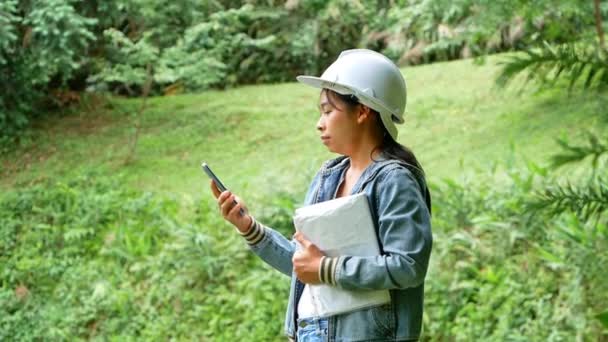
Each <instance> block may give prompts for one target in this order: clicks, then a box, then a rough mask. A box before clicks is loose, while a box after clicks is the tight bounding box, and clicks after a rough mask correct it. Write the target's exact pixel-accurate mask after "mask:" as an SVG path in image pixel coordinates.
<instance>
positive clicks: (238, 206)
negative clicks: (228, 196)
mask: <svg viewBox="0 0 608 342" xmlns="http://www.w3.org/2000/svg"><path fill="white" fill-rule="evenodd" d="M241 208H242V206H241V204H240V203H239V202H236V204H235V205H234V207H232V209H230V211H229V212H228V216H232V217H240V216H241V214H240V210H241Z"/></svg>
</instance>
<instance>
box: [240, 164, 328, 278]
mask: <svg viewBox="0 0 608 342" xmlns="http://www.w3.org/2000/svg"><path fill="white" fill-rule="evenodd" d="M319 177H320V175H319V174H317V175H316V176H315V177H314V178H313V181H312V183H311V185H310V187H309V188H308V192H307V194H306V198H305V200H304V203H305V204H310V203H311V201H312V200H313V198H312V197H313V196H314V192H315V191H316V188H317V186H318V182H319ZM241 235H242V236H243V237H244V238H245V241H246V242H247V244H248V245H249V248H250V249H251V250H252V251H253V252H254V253H255V254H257V255H258V256H259V257H260V258H261V259H262V260H264V261H265V262H266V263H267V264H269V265H270V266H272V267H274V268H275V269H277V270H278V271H280V272H281V273H283V274H285V275H286V276H291V273H292V271H293V263H292V258H293V254H294V253H295V250H296V244H295V242H294V241H290V240H288V239H287V238H285V237H284V236H283V234H281V233H279V232H277V231H276V230H274V229H272V228H270V227H266V226H264V225H263V224H261V223H259V222H257V221H256V220H255V219H253V221H252V225H251V227H250V229H249V230H248V231H247V233H244V234H241Z"/></svg>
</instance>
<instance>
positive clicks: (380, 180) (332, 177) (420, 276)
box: [250, 157, 432, 342]
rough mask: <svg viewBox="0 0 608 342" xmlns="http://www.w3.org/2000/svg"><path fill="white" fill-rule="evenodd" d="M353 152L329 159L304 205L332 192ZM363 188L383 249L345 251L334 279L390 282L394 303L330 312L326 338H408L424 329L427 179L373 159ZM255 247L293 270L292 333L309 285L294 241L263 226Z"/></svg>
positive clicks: (355, 285)
mask: <svg viewBox="0 0 608 342" xmlns="http://www.w3.org/2000/svg"><path fill="white" fill-rule="evenodd" d="M349 162H350V160H349V159H348V158H346V157H339V158H337V159H333V160H330V161H328V162H326V163H325V164H324V165H323V167H322V168H321V170H320V171H319V172H318V173H317V175H316V176H315V177H314V179H313V181H312V183H311V185H310V188H309V189H308V192H307V195H306V199H305V205H310V204H314V203H319V202H323V201H327V200H330V199H333V198H335V196H336V193H337V190H338V185H339V184H340V183H341V182H342V180H343V179H344V176H345V170H346V169H347V168H348V166H349ZM359 192H365V194H366V195H367V198H368V201H369V203H370V209H371V211H372V217H373V218H374V221H375V226H376V227H375V228H376V231H377V236H378V242H379V244H380V246H381V251H382V254H381V255H380V256H376V257H357V256H340V257H339V259H338V262H337V267H336V270H335V279H334V282H335V284H336V286H339V287H341V288H343V289H346V290H364V289H387V290H389V293H390V296H391V302H390V303H389V304H385V305H381V306H376V307H371V308H366V309H362V310H358V311H354V312H349V313H344V314H339V315H336V316H332V317H329V324H328V340H329V341H344V342H346V341H409V340H417V339H418V338H419V337H420V331H421V327H422V308H423V295H424V278H425V275H426V272H427V267H428V263H429V257H430V253H431V245H432V235H431V218H430V212H429V208H427V204H426V203H429V202H430V198H429V197H428V196H429V194H428V190H427V189H426V184H425V182H424V180H423V179H421V178H420V177H418V178H417V177H415V176H414V174H413V173H412V172H410V171H409V170H408V168H407V167H406V166H405V165H404V164H403V162H401V161H398V160H391V159H384V160H380V161H376V162H372V164H370V165H369V166H368V167H367V168H366V169H365V171H364V172H363V174H362V175H361V176H360V177H359V180H358V181H357V183H356V184H355V186H354V187H353V189H352V194H355V193H359ZM257 235H258V236H257V239H255V243H253V244H250V248H251V249H252V251H253V252H255V253H256V254H257V255H258V256H259V257H260V258H262V259H263V260H264V261H265V262H266V263H268V264H269V265H271V266H273V267H274V268H276V269H277V270H279V271H280V272H282V273H284V274H285V275H287V276H290V277H291V291H290V294H289V302H288V306H287V313H286V317H285V333H286V334H287V336H289V337H290V338H292V339H294V336H295V328H296V325H295V322H296V319H297V313H296V312H294V309H295V308H297V307H298V303H297V302H298V300H299V298H300V296H301V294H302V291H303V289H304V284H302V283H301V282H300V281H299V280H298V279H297V278H296V277H295V275H294V274H293V273H292V269H293V265H292V256H293V254H294V252H295V250H296V244H295V242H294V241H290V240H288V239H286V238H285V237H284V236H283V235H282V234H280V233H278V232H277V231H275V230H273V229H271V228H268V227H263V231H261V232H260V234H257Z"/></svg>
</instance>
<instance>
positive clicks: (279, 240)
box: [240, 219, 295, 276]
mask: <svg viewBox="0 0 608 342" xmlns="http://www.w3.org/2000/svg"><path fill="white" fill-rule="evenodd" d="M240 234H241V235H242V236H243V237H244V238H245V241H246V242H247V244H248V245H249V248H250V249H251V250H252V251H253V252H254V253H255V254H257V255H258V256H259V257H260V258H261V259H262V260H264V261H265V262H266V263H267V264H268V265H270V266H272V267H274V268H275V269H277V270H278V271H280V272H281V273H283V274H285V275H286V276H291V272H292V270H293V263H292V261H291V259H292V257H293V253H294V252H295V244H294V242H293V241H289V240H287V238H285V237H284V236H283V234H281V233H279V232H277V231H276V230H274V229H272V228H269V227H266V226H264V225H263V224H261V223H259V222H257V221H256V220H255V219H253V222H252V225H251V228H250V229H249V230H248V231H247V233H240Z"/></svg>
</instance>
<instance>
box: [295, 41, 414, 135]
mask: <svg viewBox="0 0 608 342" xmlns="http://www.w3.org/2000/svg"><path fill="white" fill-rule="evenodd" d="M297 80H298V81H299V82H302V83H304V84H308V85H310V86H313V87H316V88H326V89H330V90H333V91H335V92H336V93H339V94H342V95H354V96H356V97H357V98H358V99H359V102H360V103H362V104H364V105H366V106H368V107H370V108H371V109H374V110H375V111H377V112H378V113H380V118H381V119H382V123H383V124H384V127H386V129H387V130H388V132H389V134H390V135H391V137H393V139H394V140H397V133H398V132H397V127H396V126H395V124H402V123H403V112H404V111H405V102H406V97H407V95H406V88H405V80H404V79H403V75H401V72H400V71H399V68H397V66H396V65H395V64H394V63H393V62H392V61H391V60H390V59H388V58H387V57H385V56H384V55H382V54H380V53H378V52H375V51H372V50H366V49H354V50H345V51H342V53H341V54H340V56H339V57H338V59H337V60H336V61H335V62H333V63H332V64H331V65H330V66H329V68H327V69H326V70H325V72H323V75H321V77H314V76H298V77H297Z"/></svg>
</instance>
